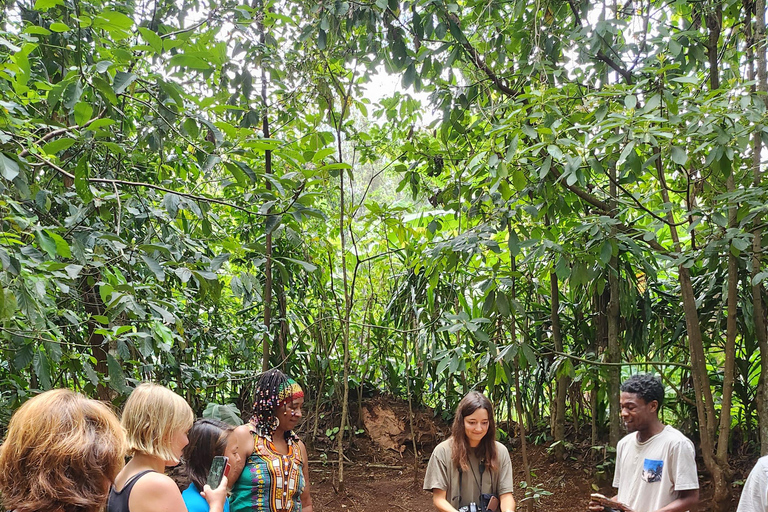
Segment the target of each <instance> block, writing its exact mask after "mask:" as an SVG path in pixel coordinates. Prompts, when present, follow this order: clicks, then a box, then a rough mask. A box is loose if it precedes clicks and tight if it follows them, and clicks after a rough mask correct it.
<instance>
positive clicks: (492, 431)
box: [424, 391, 515, 512]
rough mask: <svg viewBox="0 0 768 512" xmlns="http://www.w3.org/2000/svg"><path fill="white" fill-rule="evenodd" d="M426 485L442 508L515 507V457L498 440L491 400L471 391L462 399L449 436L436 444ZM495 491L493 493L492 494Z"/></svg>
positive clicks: (503, 511) (505, 509)
mask: <svg viewBox="0 0 768 512" xmlns="http://www.w3.org/2000/svg"><path fill="white" fill-rule="evenodd" d="M424 489H425V490H427V491H432V503H433V504H434V506H435V508H436V509H437V510H439V511H440V512H456V511H457V510H459V509H460V508H462V507H469V506H470V504H471V503H475V504H476V506H477V509H478V510H481V508H480V506H481V503H483V504H485V503H487V502H488V501H493V503H495V504H496V503H497V504H499V505H500V507H497V508H495V509H494V510H496V511H499V510H500V511H501V512H508V511H511V512H513V511H514V510H515V498H514V496H513V495H512V491H513V489H514V484H513V482H512V462H511V461H510V459H509V451H508V450H507V448H506V447H505V446H504V445H503V444H501V443H499V442H498V441H496V424H495V422H494V419H493V405H492V404H491V402H490V400H488V399H487V398H486V397H485V396H484V395H482V394H480V393H478V392H477V391H470V392H469V393H468V394H467V395H466V396H465V397H464V398H463V399H462V400H461V402H459V406H458V408H457V409H456V417H455V418H454V420H453V427H452V428H451V437H449V438H448V439H446V440H445V441H443V442H442V443H440V444H439V445H437V447H436V448H435V450H434V451H433V452H432V456H431V457H430V458H429V464H428V465H427V472H426V474H425V475H424ZM492 496H493V498H492Z"/></svg>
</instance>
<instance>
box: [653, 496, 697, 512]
mask: <svg viewBox="0 0 768 512" xmlns="http://www.w3.org/2000/svg"><path fill="white" fill-rule="evenodd" d="M698 502H699V498H698V496H696V497H690V498H678V499H676V500H675V501H673V502H672V503H670V504H669V505H667V506H666V507H663V508H660V509H659V510H657V511H656V512H687V511H688V510H691V509H692V508H693V507H695V506H696V504H697V503H698Z"/></svg>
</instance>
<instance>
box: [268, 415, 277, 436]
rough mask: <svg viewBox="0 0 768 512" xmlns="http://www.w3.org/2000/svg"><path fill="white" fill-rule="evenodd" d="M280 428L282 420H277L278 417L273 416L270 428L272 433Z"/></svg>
mask: <svg viewBox="0 0 768 512" xmlns="http://www.w3.org/2000/svg"><path fill="white" fill-rule="evenodd" d="M279 426H280V420H279V419H277V416H272V421H271V424H270V426H269V428H270V429H271V430H272V432H274V431H275V430H277V427H279Z"/></svg>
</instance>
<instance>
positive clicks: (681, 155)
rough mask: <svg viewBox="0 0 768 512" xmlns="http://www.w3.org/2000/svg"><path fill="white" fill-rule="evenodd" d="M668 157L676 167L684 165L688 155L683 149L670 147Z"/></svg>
mask: <svg viewBox="0 0 768 512" xmlns="http://www.w3.org/2000/svg"><path fill="white" fill-rule="evenodd" d="M669 157H670V158H671V159H672V161H673V162H675V163H676V164H678V165H685V163H686V162H687V161H688V155H687V154H686V152H685V149H683V148H681V147H680V146H672V149H671V151H670V153H669Z"/></svg>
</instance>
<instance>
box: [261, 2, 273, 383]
mask: <svg viewBox="0 0 768 512" xmlns="http://www.w3.org/2000/svg"><path fill="white" fill-rule="evenodd" d="M259 3H260V7H261V9H262V10H264V9H265V7H264V5H263V2H259ZM265 17H266V13H265V12H262V17H261V18H260V19H261V20H263V19H264V18H265ZM258 29H259V43H260V44H261V46H262V47H264V45H265V44H266V28H265V27H264V23H263V21H259V22H258ZM261 108H262V114H261V124H262V132H263V133H264V138H265V139H268V138H269V116H268V111H267V70H266V69H265V68H264V66H261ZM264 172H265V173H266V174H272V150H269V149H268V150H266V151H265V152H264ZM266 188H267V190H272V182H271V181H269V180H266ZM266 232H267V235H266V249H265V253H264V257H265V259H266V262H265V263H264V328H265V330H264V338H263V340H262V344H261V353H262V356H261V370H262V371H267V370H269V357H270V353H269V352H270V339H269V336H270V332H271V329H270V324H271V323H272V229H271V228H270V222H269V217H267V222H266Z"/></svg>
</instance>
